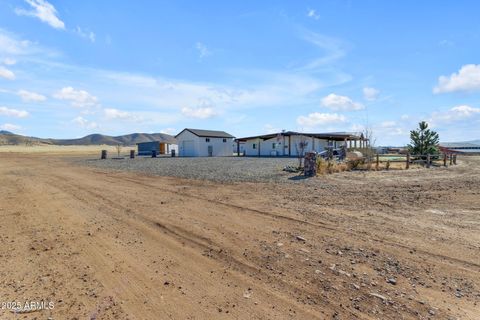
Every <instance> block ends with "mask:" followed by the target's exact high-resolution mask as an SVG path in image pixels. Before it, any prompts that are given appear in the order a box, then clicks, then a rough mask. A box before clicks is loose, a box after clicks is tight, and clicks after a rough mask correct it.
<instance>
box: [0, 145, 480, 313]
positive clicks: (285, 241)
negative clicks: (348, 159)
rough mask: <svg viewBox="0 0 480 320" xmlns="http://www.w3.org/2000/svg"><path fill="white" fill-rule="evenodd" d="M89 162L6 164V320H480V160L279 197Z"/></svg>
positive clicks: (302, 186)
mask: <svg viewBox="0 0 480 320" xmlns="http://www.w3.org/2000/svg"><path fill="white" fill-rule="evenodd" d="M72 159H73V158H72ZM74 163H75V162H74V161H71V159H70V158H69V157H59V156H55V157H54V156H49V155H47V154H15V153H3V154H2V153H0V217H1V224H0V241H1V245H2V249H1V252H0V281H1V286H0V288H1V291H0V297H1V299H2V301H1V303H2V309H1V310H0V318H1V319H480V158H478V157H477V158H464V159H463V158H462V159H459V165H457V166H455V167H449V168H447V169H444V168H436V169H419V170H409V171H396V172H395V171H391V172H369V173H358V172H356V173H341V174H334V175H330V176H326V177H318V178H314V179H313V180H312V179H310V180H305V182H302V181H297V182H295V183H293V182H292V183H277V184H274V183H270V184H267V183H237V184H221V183H215V182H205V181H202V182H200V181H195V180H186V179H179V178H166V177H158V176H148V175H145V174H139V173H132V172H106V171H102V170H101V169H98V168H88V167H84V166H79V165H75V164H74ZM26 301H34V302H38V301H44V302H50V303H52V304H53V308H43V310H38V309H35V308H32V309H30V310H29V309H25V308H24V309H23V310H22V311H23V312H24V313H21V314H14V313H12V312H11V311H9V310H7V309H8V307H9V306H11V302H19V303H20V304H21V305H22V306H23V304H24V302H26ZM9 302H10V305H8V303H9ZM39 309H40V308H39Z"/></svg>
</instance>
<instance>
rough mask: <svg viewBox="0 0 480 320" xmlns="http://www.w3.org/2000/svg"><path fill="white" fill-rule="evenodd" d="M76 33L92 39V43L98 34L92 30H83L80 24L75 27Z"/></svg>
mask: <svg viewBox="0 0 480 320" xmlns="http://www.w3.org/2000/svg"><path fill="white" fill-rule="evenodd" d="M75 33H76V34H78V35H79V36H80V37H82V38H85V39H88V40H90V41H91V42H92V43H93V42H95V39H96V35H95V33H93V32H92V31H87V30H82V28H80V27H79V26H77V28H76V29H75Z"/></svg>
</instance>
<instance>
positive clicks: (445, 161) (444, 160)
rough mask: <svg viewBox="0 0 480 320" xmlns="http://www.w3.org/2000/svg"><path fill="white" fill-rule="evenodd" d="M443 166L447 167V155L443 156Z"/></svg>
mask: <svg viewBox="0 0 480 320" xmlns="http://www.w3.org/2000/svg"><path fill="white" fill-rule="evenodd" d="M443 166H444V167H446V166H447V154H446V153H444V154H443Z"/></svg>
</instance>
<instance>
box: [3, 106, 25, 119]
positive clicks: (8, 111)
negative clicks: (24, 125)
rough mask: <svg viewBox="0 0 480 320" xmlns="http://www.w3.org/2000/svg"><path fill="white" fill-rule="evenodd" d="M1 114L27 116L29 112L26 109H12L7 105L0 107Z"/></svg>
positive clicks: (17, 116) (18, 116) (16, 116)
mask: <svg viewBox="0 0 480 320" xmlns="http://www.w3.org/2000/svg"><path fill="white" fill-rule="evenodd" d="M0 116H7V117H15V118H25V117H28V116H29V113H28V112H27V111H25V110H17V109H10V108H7V107H0Z"/></svg>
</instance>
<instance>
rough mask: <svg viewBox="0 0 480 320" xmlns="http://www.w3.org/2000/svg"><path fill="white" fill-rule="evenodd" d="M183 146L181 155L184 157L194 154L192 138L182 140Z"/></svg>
mask: <svg viewBox="0 0 480 320" xmlns="http://www.w3.org/2000/svg"><path fill="white" fill-rule="evenodd" d="M182 147H183V150H182V151H183V153H182V154H183V156H184V157H193V156H194V148H193V140H185V141H183V142H182Z"/></svg>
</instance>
